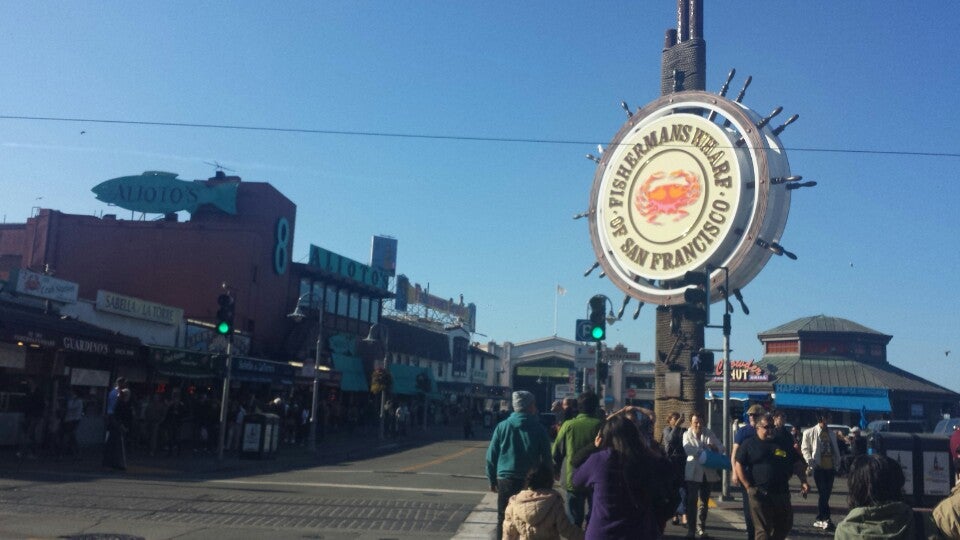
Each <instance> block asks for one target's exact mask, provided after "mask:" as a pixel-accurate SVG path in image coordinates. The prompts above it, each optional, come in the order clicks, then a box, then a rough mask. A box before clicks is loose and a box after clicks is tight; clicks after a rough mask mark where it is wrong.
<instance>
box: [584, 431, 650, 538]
mask: <svg viewBox="0 0 960 540" xmlns="http://www.w3.org/2000/svg"><path fill="white" fill-rule="evenodd" d="M594 444H595V445H596V447H597V448H598V449H599V450H598V451H597V452H596V453H594V454H593V455H591V456H590V457H589V458H587V460H586V461H585V462H584V463H583V464H582V465H580V466H579V467H578V468H577V470H576V471H574V473H573V484H574V486H576V487H577V488H578V489H588V490H590V491H592V492H593V496H592V499H591V502H590V508H591V510H590V521H589V522H588V523H587V531H586V536H585V538H586V540H591V539H619V538H630V539H657V538H660V537H661V532H660V527H659V525H657V523H656V520H655V519H654V516H653V513H652V511H651V508H652V506H651V504H650V497H649V496H648V494H647V493H646V492H645V490H644V488H643V486H644V485H645V480H644V479H645V478H649V477H650V475H651V471H650V470H649V466H648V465H647V464H648V463H649V456H648V455H647V454H648V451H647V450H646V449H645V448H644V447H643V445H642V444H641V442H640V433H639V432H638V431H637V426H636V425H635V424H634V423H633V422H631V421H630V420H629V419H627V418H624V416H623V415H615V416H611V417H609V418H607V420H606V421H605V422H604V424H603V426H602V427H601V428H600V433H599V434H598V435H597V438H596V440H595V441H594Z"/></svg>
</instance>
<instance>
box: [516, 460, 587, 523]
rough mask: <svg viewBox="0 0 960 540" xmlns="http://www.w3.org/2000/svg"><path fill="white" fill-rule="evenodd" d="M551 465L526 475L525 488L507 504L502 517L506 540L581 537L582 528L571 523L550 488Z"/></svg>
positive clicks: (554, 492)
mask: <svg viewBox="0 0 960 540" xmlns="http://www.w3.org/2000/svg"><path fill="white" fill-rule="evenodd" d="M553 478H554V474H553V468H552V467H551V466H550V464H549V463H541V464H540V466H539V467H537V468H536V469H533V470H531V471H530V472H529V473H528V474H527V478H526V482H525V483H524V489H523V490H522V491H520V493H517V494H516V495H514V496H513V497H510V502H509V503H508V504H507V509H506V512H505V513H504V518H503V536H502V538H504V539H505V540H552V539H555V538H560V537H561V536H562V537H563V538H566V539H567V540H580V539H582V538H583V529H581V528H580V527H578V526H576V525H574V524H573V523H571V522H570V519H569V518H568V517H567V513H566V511H565V510H564V508H563V496H562V495H560V493H559V492H557V491H556V490H554V489H553Z"/></svg>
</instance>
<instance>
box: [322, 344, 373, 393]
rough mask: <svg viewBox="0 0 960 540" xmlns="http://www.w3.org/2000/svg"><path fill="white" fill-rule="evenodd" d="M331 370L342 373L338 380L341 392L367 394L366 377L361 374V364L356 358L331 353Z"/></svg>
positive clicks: (368, 387) (368, 386)
mask: <svg viewBox="0 0 960 540" xmlns="http://www.w3.org/2000/svg"><path fill="white" fill-rule="evenodd" d="M331 357H332V358H333V368H334V369H336V370H337V371H339V372H341V373H343V377H342V378H341V379H340V390H341V391H343V392H369V391H370V385H369V384H367V375H366V374H365V373H364V372H363V362H362V361H361V360H360V359H359V358H357V357H356V356H350V355H349V354H342V353H333V354H331Z"/></svg>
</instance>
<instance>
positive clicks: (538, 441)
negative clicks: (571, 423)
mask: <svg viewBox="0 0 960 540" xmlns="http://www.w3.org/2000/svg"><path fill="white" fill-rule="evenodd" d="M543 464H552V461H551V457H550V437H549V436H548V435H547V430H546V428H544V427H543V424H541V423H540V419H539V417H538V416H537V404H536V401H535V400H534V397H533V394H531V393H530V392H527V391H526V390H518V391H516V392H514V393H513V414H511V415H510V416H509V417H507V419H506V420H504V421H502V422H500V423H499V424H497V427H496V428H494V430H493V436H492V437H491V438H490V446H488V447H487V479H488V480H489V481H490V491H492V492H494V493H496V494H497V538H501V537H502V536H503V518H504V515H505V512H506V509H507V503H509V502H510V497H512V496H514V495H516V494H517V493H520V490H522V489H523V483H524V479H525V478H526V476H527V473H528V472H529V471H530V470H531V469H535V468H537V467H539V466H540V465H543Z"/></svg>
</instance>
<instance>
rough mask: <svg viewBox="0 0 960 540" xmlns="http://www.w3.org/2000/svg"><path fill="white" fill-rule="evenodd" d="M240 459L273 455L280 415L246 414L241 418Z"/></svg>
mask: <svg viewBox="0 0 960 540" xmlns="http://www.w3.org/2000/svg"><path fill="white" fill-rule="evenodd" d="M241 435H242V436H241V440H240V458H241V459H264V458H268V457H273V456H274V454H275V453H276V451H277V442H278V441H279V439H280V417H279V416H277V415H275V414H269V413H267V414H248V415H246V416H245V417H244V418H243V433H242V434H241Z"/></svg>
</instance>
